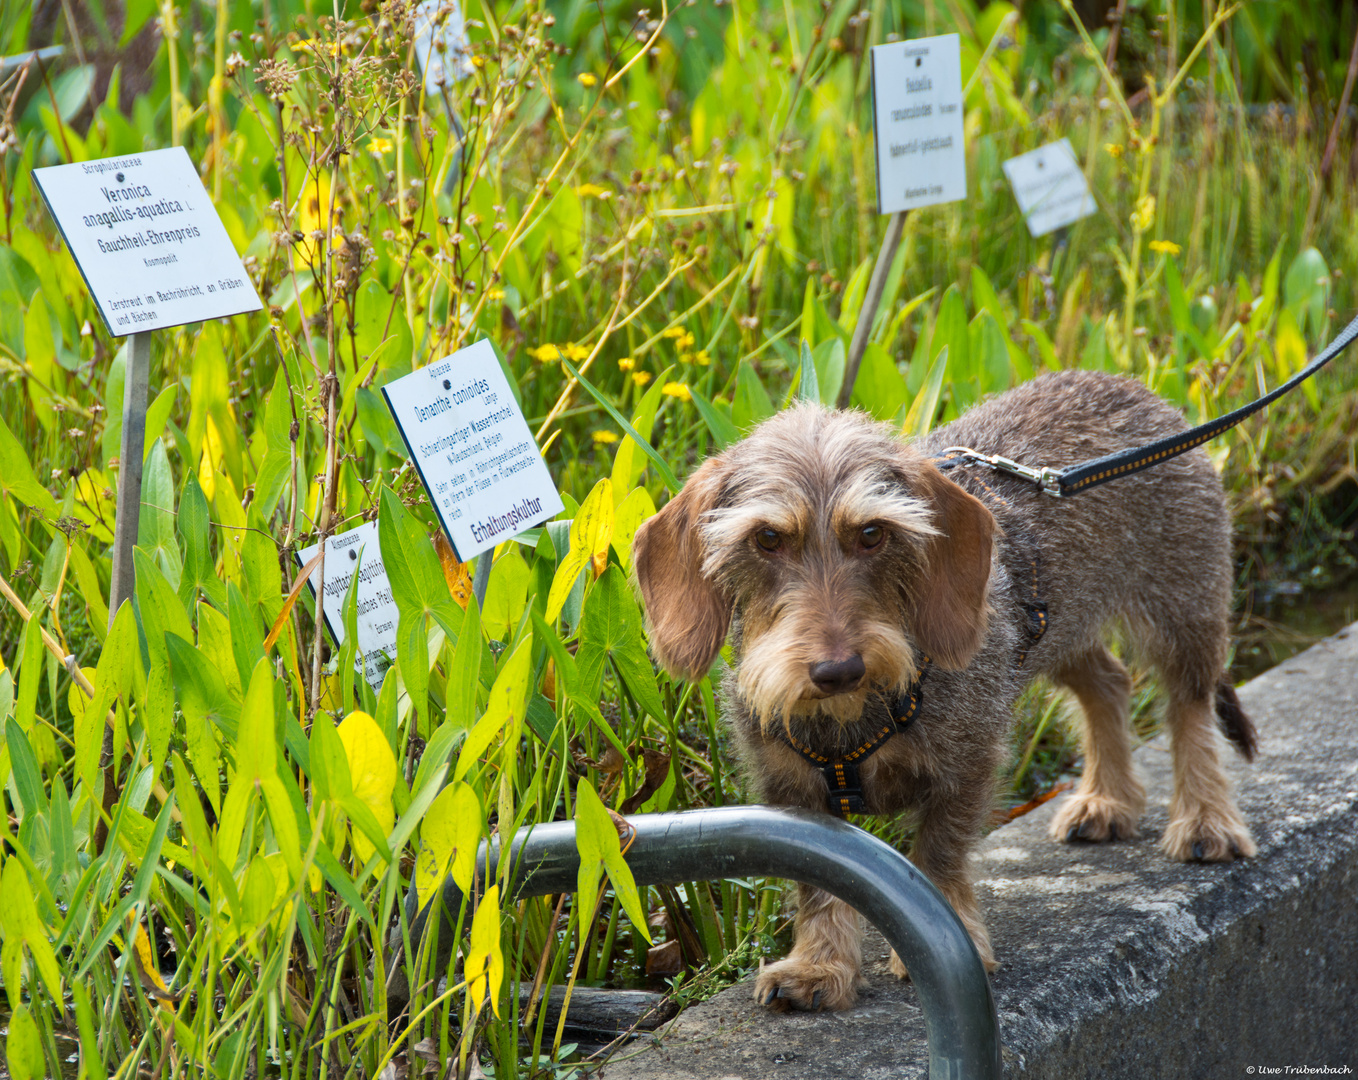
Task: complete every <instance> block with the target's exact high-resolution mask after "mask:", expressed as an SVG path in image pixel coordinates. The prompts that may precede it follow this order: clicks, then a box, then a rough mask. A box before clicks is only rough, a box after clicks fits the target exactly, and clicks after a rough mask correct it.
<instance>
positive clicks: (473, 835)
mask: <svg viewBox="0 0 1358 1080" xmlns="http://www.w3.org/2000/svg"><path fill="white" fill-rule="evenodd" d="M482 825H483V822H482V819H481V803H480V801H479V800H478V799H477V797H476V792H475V791H473V790H472V789H471V788H470V787H469V786H468V785H466V784H464V783H460V782H459V783H456V784H449V785H448V786H447V787H446V788H444V789H443V790H442V791H440V792H439V794H438V797H437V798H436V799H435V800H434V801H433V802H432V803H430V804H429V809H428V810H427V811H426V812H425V815H424V820H423V821H422V822H421V823H420V844H421V847H420V858H419V861H418V862H417V863H416V866H415V884H416V891H417V893H418V895H419V897H420V904H421V906H423V905H424V904H427V903H428V902H429V901H430V900H432V899H433V898H434V895H435V893H436V892H437V891H438V889H439V888H440V886H442V884H443V879H444V878H446V877H447V876H448V873H449V870H450V869H451V872H452V875H453V880H454V881H455V882H457V886H458V888H460V889H461V890H462V891H463V892H464V893H466V892H469V891H470V890H471V887H472V874H473V872H474V870H475V867H476V849H477V845H478V844H480V842H481V833H482Z"/></svg>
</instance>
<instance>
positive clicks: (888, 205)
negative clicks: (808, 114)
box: [836, 34, 967, 409]
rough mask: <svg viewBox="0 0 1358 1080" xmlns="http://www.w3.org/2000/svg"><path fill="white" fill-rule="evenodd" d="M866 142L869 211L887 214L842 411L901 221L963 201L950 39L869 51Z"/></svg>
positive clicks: (956, 52)
mask: <svg viewBox="0 0 1358 1080" xmlns="http://www.w3.org/2000/svg"><path fill="white" fill-rule="evenodd" d="M872 107H873V134H874V145H875V147H876V153H877V211H878V213H881V214H890V215H891V221H890V222H888V223H887V228H886V235H884V236H883V237H882V247H881V250H880V251H878V252H877V262H876V263H875V264H874V265H873V268H872V277H871V278H870V279H869V280H868V289H867V292H866V293H865V294H864V296H863V305H862V307H861V308H859V311H858V323H857V324H856V325H855V326H854V331H853V337H852V338H851V339H850V340H849V355H848V358H847V360H846V362H845V365H844V382H843V383H842V384H841V386H840V391H839V399H838V400H837V402H836V404H837V405H838V406H839V407H840V408H841V409H844V408H847V407H848V405H849V402H850V400H851V398H852V396H853V387H854V383H855V382H856V381H857V379H858V369H859V367H860V365H861V364H862V363H863V354H864V352H866V351H867V347H868V338H869V337H870V336H871V334H872V328H873V325H874V323H875V322H876V320H877V308H878V307H879V306H880V304H881V302H882V293H883V292H884V291H885V289H886V279H887V277H888V276H889V275H890V273H891V264H892V262H894V261H895V258H896V249H897V247H898V246H899V245H900V242H901V235H902V234H903V233H904V231H905V215H906V214H907V213H908V212H909V211H911V210H915V209H917V208H919V207H921V206H933V205H934V204H935V203H945V202H953V201H955V200H957V199H965V198H966V197H967V155H966V146H965V143H964V141H963V135H962V59H961V47H960V45H959V39H958V36H957V35H956V34H944V35H943V36H941V37H931V38H919V39H917V40H915V41H898V42H894V43H893V44H890V45H874V46H873V49H872Z"/></svg>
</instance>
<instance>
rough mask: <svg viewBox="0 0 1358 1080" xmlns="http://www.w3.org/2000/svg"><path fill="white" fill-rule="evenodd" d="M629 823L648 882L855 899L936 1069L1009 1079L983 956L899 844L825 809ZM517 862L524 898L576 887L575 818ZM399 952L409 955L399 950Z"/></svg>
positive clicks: (955, 1077)
mask: <svg viewBox="0 0 1358 1080" xmlns="http://www.w3.org/2000/svg"><path fill="white" fill-rule="evenodd" d="M627 820H628V822H629V823H630V824H631V825H632V827H633V828H634V829H635V830H636V838H635V840H634V841H633V842H632V845H631V847H630V848H629V849H628V852H627V864H628V866H630V867H631V869H632V874H633V876H634V877H635V879H636V882H637V884H638V885H671V884H678V883H679V882H683V881H706V880H711V879H716V878H731V877H749V876H751V875H755V876H759V877H780V878H790V879H792V880H793V881H798V882H803V883H805V884H807V885H814V886H815V887H817V888H820V889H824V890H825V891H826V892H828V893H831V894H832V895H834V896H837V897H838V898H839V899H841V900H843V901H844V902H845V903H847V904H849V905H850V906H852V907H853V908H854V909H856V910H857V911H858V912H859V913H860V914H862V915H863V916H865V917H866V918H867V919H868V920H870V921H871V922H872V923H873V924H874V925H875V926H876V927H877V928H878V929H879V930H881V932H882V934H883V936H884V937H885V938H886V939H887V941H888V942H890V943H891V945H892V947H893V948H894V949H895V950H896V952H897V954H898V955H899V956H900V958H901V959H902V960H903V961H904V962H905V965H906V967H907V968H909V970H910V978H911V981H912V982H914V984H915V989H916V990H917V991H918V992H919V997H920V1005H921V1007H922V1008H923V1011H924V1024H925V1030H926V1033H927V1036H928V1041H929V1075H930V1077H932V1078H933V1080H945V1078H946V1080H973V1078H975V1080H989V1078H998V1077H999V1076H1000V1071H1001V1066H1000V1038H999V1020H998V1017H997V1015H996V1012H995V998H994V995H993V994H992V992H991V989H990V980H989V979H988V978H987V977H986V972H985V967H984V966H983V965H982V964H981V958H980V956H978V955H977V952H976V947H975V946H974V945H973V944H972V942H971V937H970V935H968V933H967V931H966V929H965V928H964V927H963V925H962V923H961V920H959V919H958V917H957V915H956V914H955V913H954V912H953V909H952V907H951V906H950V905H949V904H948V902H947V900H945V899H944V898H943V894H942V893H940V892H939V891H938V889H937V888H935V887H934V884H933V882H931V881H929V879H928V878H926V877H925V876H924V875H923V874H921V873H920V872H919V871H918V870H916V869H915V867H914V866H912V865H911V864H910V862H909V860H907V859H906V858H905V857H904V856H903V855H901V854H900V852H898V851H896V850H895V849H894V848H892V847H890V846H889V845H887V844H885V843H883V842H882V841H881V840H878V839H877V838H876V837H875V836H873V835H871V834H870V833H867V832H864V831H863V830H862V829H858V828H855V827H854V826H852V825H849V824H847V823H846V822H843V821H840V820H838V819H836V818H832V817H830V816H829V815H827V814H821V813H815V812H812V811H808V810H797V809H791V808H785V807H772V806H725V807H715V808H711V809H706V810H687V811H684V812H682V813H676V814H639V815H637V816H635V817H629V818H628V819H627ZM499 849H500V845H499V843H498V842H496V843H493V844H492V845H491V846H490V851H489V860H490V866H491V867H494V866H496V865H497V864H498V861H499V857H500V850H499ZM511 858H512V860H513V864H512V867H511V880H512V881H513V882H514V893H515V895H516V896H518V897H522V896H540V895H543V894H546V893H562V892H573V891H574V890H575V886H576V875H577V873H578V871H579V868H580V855H579V852H578V851H577V849H576V846H575V823H574V822H571V821H557V822H552V823H550V824H546V825H538V826H536V827H535V828H533V829H532V830H524V831H521V832H520V833H518V834H517V835H516V836H515V837H514V842H513V845H512V847H511ZM486 859H487V851H486V849H485V847H482V849H481V851H480V853H479V855H478V858H477V862H478V866H481V867H485V866H486V865H487V864H486ZM414 895H415V894H414V890H413V889H412V890H411V893H410V896H409V898H408V901H407V917H408V918H409V919H410V928H411V939H412V941H418V940H419V938H420V936H421V935H422V933H423V930H424V923H425V919H426V917H427V914H428V911H429V908H428V906H426V908H425V909H424V911H421V912H419V913H418V914H415V913H414V912H412V911H411V910H410V908H411V907H412V906H413V903H412V902H413V900H414ZM461 905H462V893H461V890H459V889H458V887H457V885H456V884H454V882H453V880H452V879H451V878H449V879H448V880H447V881H446V882H445V883H444V887H443V910H444V912H445V919H446V918H447V917H448V914H447V913H453V914H454V917H455V913H456V912H457V911H459V910H460V909H461ZM452 937H453V932H452V927H451V925H449V926H448V929H447V932H445V933H440V934H439V952H440V953H441V954H442V955H441V956H440V957H436V963H437V964H438V965H439V966H442V965H444V964H446V963H447V958H448V953H449V950H450V949H451V946H452ZM393 959H394V960H396V961H399V959H400V954H399V950H397V951H396V955H395V956H394V958H393ZM394 967H395V965H394ZM388 987H389V997H390V999H391V1000H390V1004H391V1005H393V1006H395V1008H393V1010H392V1012H393V1013H394V1012H396V1011H399V1008H400V1007H401V1006H403V1005H404V1004H405V1002H406V1000H407V999H408V991H407V989H406V982H405V977H404V972H403V971H400V970H393V971H392V972H391V974H390V976H389V978H388Z"/></svg>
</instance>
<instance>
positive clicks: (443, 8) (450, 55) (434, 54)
mask: <svg viewBox="0 0 1358 1080" xmlns="http://www.w3.org/2000/svg"><path fill="white" fill-rule="evenodd" d="M414 17H415V37H414V45H415V59H416V60H418V61H419V64H420V70H421V71H422V72H423V73H424V92H425V94H426V95H427V96H428V97H437V98H442V99H443V108H444V110H445V111H446V112H447V113H448V124H449V126H450V127H451V128H452V135H453V138H454V139H455V140H456V141H457V143H458V147H457V151H456V153H454V154H453V160H452V163H451V165H450V166H449V168H448V175H447V176H445V177H444V178H443V191H444V192H445V193H446V194H449V195H451V194H452V193H453V192H454V191H455V190H456V189H457V183H458V179H459V177H460V176H461V174H462V156H463V153H464V151H465V149H466V148H465V146H463V145H462V143H463V140H464V139H465V138H466V132H465V131H464V130H463V127H462V121H461V120H459V119H458V116H457V111H456V110H455V109H454V108H453V102H452V98H451V97H450V96H449V90H451V89H452V85H453V83H456V82H461V81H462V80H463V79H465V78H466V77H467V76H468V75H470V74H471V73H472V62H471V55H472V54H471V42H470V41H469V40H468V39H467V24H466V20H465V19H464V18H463V15H462V5H461V4H460V3H458V0H420V3H419V4H417V5H416V6H415V11H414Z"/></svg>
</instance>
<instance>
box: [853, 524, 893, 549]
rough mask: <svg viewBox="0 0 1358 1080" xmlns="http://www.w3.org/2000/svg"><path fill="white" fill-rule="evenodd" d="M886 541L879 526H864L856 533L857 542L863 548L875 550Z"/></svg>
mask: <svg viewBox="0 0 1358 1080" xmlns="http://www.w3.org/2000/svg"><path fill="white" fill-rule="evenodd" d="M885 539H886V530H884V529H883V528H882V527H881V526H880V525H864V526H863V528H862V529H861V530H860V531H859V533H858V542H859V543H860V544H862V545H863V547H865V548H875V547H876V546H877V545H878V544H880V543H881V542H882V541H883V540H885Z"/></svg>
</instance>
